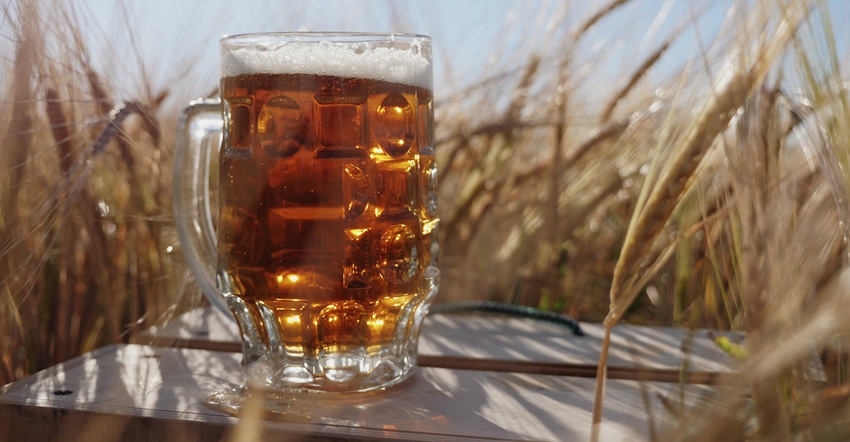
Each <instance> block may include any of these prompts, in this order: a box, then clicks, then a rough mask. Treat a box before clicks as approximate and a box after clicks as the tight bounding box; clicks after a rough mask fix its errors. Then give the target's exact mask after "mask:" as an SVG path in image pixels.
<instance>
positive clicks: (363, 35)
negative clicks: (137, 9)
mask: <svg viewBox="0 0 850 442" xmlns="http://www.w3.org/2000/svg"><path fill="white" fill-rule="evenodd" d="M395 40H398V41H416V40H424V41H431V37H430V36H428V35H424V34H415V33H406V32H361V31H275V32H247V33H238V34H229V35H228V34H226V35H224V36H222V37H221V39H219V41H220V42H221V43H222V44H231V43H232V44H243V43H244V44H250V43H258V42H269V41H282V42H283V41H290V42H303V43H310V42H315V43H318V42H322V41H335V42H340V43H345V42H348V43H351V42H369V41H395Z"/></svg>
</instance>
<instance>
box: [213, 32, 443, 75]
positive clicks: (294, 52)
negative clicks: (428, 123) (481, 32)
mask: <svg viewBox="0 0 850 442" xmlns="http://www.w3.org/2000/svg"><path fill="white" fill-rule="evenodd" d="M293 35H295V34H259V35H257V36H250V35H249V36H235V37H225V38H224V39H222V45H221V75H222V76H223V77H228V76H235V75H240V74H259V73H282V74H312V75H331V76H337V77H346V78H365V79H371V80H380V81H388V82H392V83H403V84H409V85H413V86H420V87H425V88H428V89H431V87H432V73H431V59H430V54H431V48H430V41H429V39H428V38H427V37H422V36H410V35H405V36H395V38H396V39H398V40H400V42H397V43H394V44H392V45H390V44H387V43H389V42H391V41H395V40H391V39H390V38H389V37H387V39H385V40H376V39H375V36H366V37H364V38H363V39H357V38H356V37H357V35H356V34H346V35H345V36H346V37H347V38H345V39H344V41H343V42H337V43H334V42H332V41H331V40H329V39H322V38H321V37H320V36H319V35H318V34H305V36H306V38H301V39H296V37H293ZM367 37H368V38H367Z"/></svg>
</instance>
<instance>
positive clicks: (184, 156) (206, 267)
mask: <svg viewBox="0 0 850 442" xmlns="http://www.w3.org/2000/svg"><path fill="white" fill-rule="evenodd" d="M222 125H223V122H222V117H221V101H220V100H219V99H217V98H216V99H200V100H196V101H193V102H191V103H190V104H189V106H188V107H187V108H186V109H184V110H183V113H182V114H181V116H180V121H179V123H178V129H177V139H176V140H175V145H174V178H173V181H172V189H173V190H172V192H173V194H172V199H173V201H172V202H173V206H174V221H175V224H176V227H177V237H178V238H179V240H180V246H181V248H182V249H183V256H184V257H185V258H186V262H187V264H188V265H189V268H190V269H191V271H192V274H193V275H194V277H195V280H196V281H197V283H198V285H199V286H200V287H201V290H203V292H204V295H205V296H206V297H207V299H208V300H209V301H210V303H212V305H214V306H215V307H217V308H218V309H219V310H221V311H222V312H224V313H225V315H226V316H227V317H230V316H231V313H230V310H229V309H228V308H227V304H226V303H225V301H224V298H223V297H222V296H221V294H220V292H219V290H218V288H217V285H216V274H217V269H216V261H217V254H218V252H217V240H216V232H215V227H214V225H213V216H212V209H211V207H214V204H213V202H212V201H210V183H211V182H213V183H217V176H218V174H217V171H216V167H215V166H214V165H215V164H217V162H218V152H219V149H220V147H221V137H222Z"/></svg>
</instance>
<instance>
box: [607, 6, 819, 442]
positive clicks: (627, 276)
mask: <svg viewBox="0 0 850 442" xmlns="http://www.w3.org/2000/svg"><path fill="white" fill-rule="evenodd" d="M808 3H809V2H795V3H794V4H793V5H789V7H788V8H787V9H786V10H785V11H784V14H783V16H782V18H781V21H780V23H779V24H778V25H777V26H776V28H775V30H774V32H773V33H772V35H769V36H766V37H767V38H765V41H764V43H763V44H762V45H761V46H760V47H758V48H757V52H756V54H755V55H754V58H753V60H752V61H747V60H745V59H741V58H742V56H743V52H740V53H733V55H732V56H731V57H730V59H729V60H728V62H727V64H726V71H725V72H722V73H721V75H722V76H721V77H720V78H718V79H717V81H716V83H715V86H714V87H713V93H712V94H711V97H710V98H709V100H708V102H706V103H705V105H704V106H702V107H701V108H700V110H699V114H698V115H697V116H696V118H695V119H694V120H693V123H692V124H691V125H690V126H689V127H688V128H687V130H686V132H685V133H684V136H683V138H682V140H681V141H680V142H677V143H676V145H675V147H674V149H673V152H671V154H670V156H669V157H666V158H664V159H663V160H664V162H663V164H661V163H660V162H661V161H662V159H661V158H659V157H660V155H659V154H656V157H655V160H654V163H659V164H658V167H660V169H661V170H660V172H659V174H658V177H657V179H656V181H654V182H650V181H647V182H645V183H644V187H643V189H642V191H641V196H640V198H639V200H638V203H637V206H636V208H635V211H634V213H633V215H632V217H631V220H630V222H629V227H628V229H627V232H626V238H625V240H624V244H623V248H622V251H621V254H620V257H619V259H618V261H617V264H616V267H615V269H614V277H613V281H612V285H611V292H610V293H611V294H610V300H611V303H610V307H609V312H608V315H607V316H606V317H605V320H604V327H605V334H604V337H603V343H602V349H601V352H600V357H599V363H598V371H597V382H596V392H595V399H594V407H593V431H592V440H594V441H595V440H598V437H599V426H600V425H601V422H602V409H603V395H604V385H605V378H606V365H607V355H608V349H609V347H610V339H611V329H612V328H613V326H614V325H615V324H616V323H617V321H619V320H620V318H622V315H623V313H624V312H625V310H626V309H627V308H628V307H629V306H630V305H631V304H632V302H633V301H634V299H635V297H636V296H637V294H638V293H639V290H640V289H641V288H642V287H640V286H639V285H638V282H639V281H640V279H641V278H642V277H645V272H646V271H647V270H649V269H648V267H647V263H646V262H645V261H644V259H643V257H644V255H645V254H646V253H647V252H648V251H649V250H650V249H651V248H652V246H653V244H654V243H655V242H656V241H657V240H658V238H659V233H660V232H661V230H662V228H663V227H664V225H665V224H666V223H667V220H668V219H669V217H670V216H671V215H672V213H673V211H674V210H675V208H676V206H677V205H678V203H679V201H680V200H681V199H682V197H683V195H685V193H686V192H687V191H688V189H689V187H690V185H691V184H692V178H693V174H694V171H696V169H697V167H698V165H699V164H700V161H701V160H702V158H703V157H704V156H705V154H706V152H707V151H708V149H709V148H710V147H711V146H712V144H713V143H714V140H715V138H716V137H717V136H718V135H719V134H721V133H722V132H723V131H724V130H725V129H726V127H727V126H728V124H729V121H730V120H731V118H732V115H733V113H734V111H735V110H736V109H738V108H739V107H741V106H742V105H743V103H744V100H745V99H746V98H747V96H748V95H749V93H750V92H751V91H752V90H753V89H754V88H755V87H756V86H757V85H759V84H761V82H762V81H763V80H764V78H765V77H766V76H767V74H768V72H769V71H770V69H771V67H772V66H773V65H774V63H775V61H776V60H777V58H778V57H779V56H780V54H781V53H782V51H783V50H784V49H785V48H786V46H787V45H788V43H789V42H790V41H791V38H792V37H793V35H794V32H795V30H796V29H797V26H798V25H799V23H800V22H801V21H802V20H803V18H804V17H805V16H806V13H807V8H808ZM742 62H743V63H747V65H743V66H742V65H741V63H742ZM670 141H672V140H670ZM668 142H669V141H668ZM659 147H661V146H659ZM659 150H661V149H659ZM649 178H650V177H648V179H649Z"/></svg>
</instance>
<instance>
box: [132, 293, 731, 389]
mask: <svg viewBox="0 0 850 442" xmlns="http://www.w3.org/2000/svg"><path fill="white" fill-rule="evenodd" d="M581 327H582V330H583V331H584V333H585V336H583V337H579V336H574V335H573V334H572V333H571V332H570V330H569V329H567V328H566V327H564V326H561V325H558V324H553V323H548V322H542V321H536V320H530V319H520V318H512V317H506V316H500V315H477V314H464V315H460V314H439V315H431V316H428V317H427V318H426V320H425V325H424V327H423V330H422V336H421V339H420V343H419V358H420V365H423V366H429V367H443V368H459V369H478V370H488V371H509V372H525V373H537V374H554V375H568V376H589V377H595V376H596V364H597V361H598V359H599V348H600V347H601V343H602V335H603V329H602V326H601V324H596V323H582V324H581ZM238 332H239V331H238V327H237V326H236V323H235V322H233V321H232V320H229V319H228V318H226V317H224V316H223V315H222V314H221V313H219V312H217V311H214V310H213V309H211V308H202V309H197V310H194V311H192V312H189V313H186V314H184V315H182V316H179V317H176V318H173V319H172V320H171V321H169V323H168V324H167V325H165V326H163V327H154V328H152V329H150V330H148V331H147V332H145V333H144V334H142V336H141V338H140V343H144V344H151V345H162V346H178V347H186V348H199V349H211V350H222V351H232V352H239V351H241V344H240V343H239V337H238ZM728 336H730V337H731V339H732V340H738V341H740V340H741V338H740V337H737V336H735V335H732V334H728ZM608 362H609V364H608V370H609V371H608V373H609V377H611V378H615V379H646V380H656V381H663V382H678V381H680V380H681V377H680V376H681V375H682V369H683V367H686V370H685V371H686V372H687V374H688V378H687V379H686V381H687V382H690V383H711V382H713V381H714V380H715V378H716V376H717V375H718V374H723V373H729V372H731V371H733V370H734V368H735V366H736V361H734V360H733V359H732V358H731V357H729V356H728V355H727V354H726V353H724V352H723V351H721V350H720V349H719V348H718V347H717V345H715V344H714V342H713V341H712V339H711V337H710V336H709V332H708V331H706V330H696V331H689V330H685V329H678V328H666V327H638V326H630V325H618V326H617V327H615V328H614V332H613V335H612V343H611V348H610V352H609V360H608Z"/></svg>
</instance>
